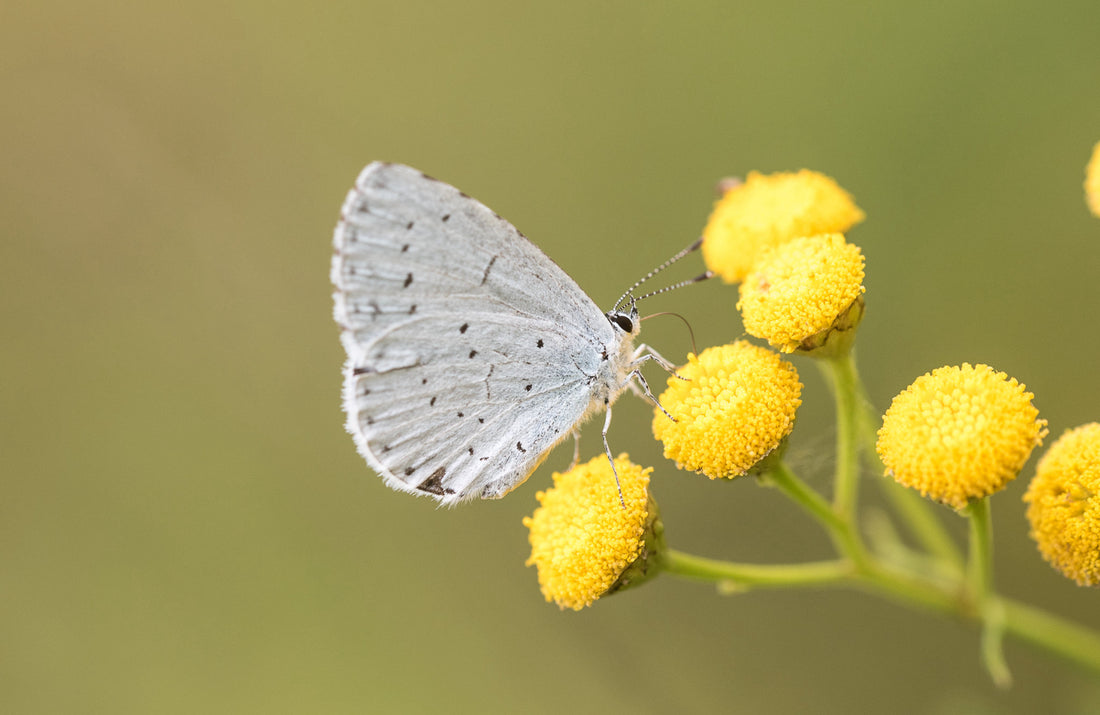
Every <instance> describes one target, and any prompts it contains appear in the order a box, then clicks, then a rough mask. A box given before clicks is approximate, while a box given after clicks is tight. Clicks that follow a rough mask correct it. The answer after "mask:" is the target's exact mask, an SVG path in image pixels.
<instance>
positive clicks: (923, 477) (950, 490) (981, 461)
mask: <svg viewBox="0 0 1100 715" xmlns="http://www.w3.org/2000/svg"><path fill="white" fill-rule="evenodd" d="M1032 397H1034V395H1032V394H1031V393H1030V392H1026V391H1025V387H1024V385H1021V384H1020V383H1018V382H1017V381H1016V379H1015V378H1011V379H1010V378H1009V377H1008V375H1006V374H1005V373H1003V372H994V371H993V368H991V367H989V366H988V365H978V366H976V367H971V366H970V365H969V364H966V363H963V365H962V367H941V368H939V369H938V370H933V371H932V373H931V374H925V375H922V376H921V377H918V378H917V379H916V381H915V382H913V384H912V385H910V386H909V387H907V388H906V389H905V390H904V391H903V392H902V393H901V394H899V395H898V396H897V397H895V398H894V401H893V403H892V404H891V405H890V409H888V410H887V411H886V416H885V417H884V418H883V420H882V428H881V429H880V430H879V431H878V453H879V456H881V457H882V462H883V464H885V465H886V474H887V476H891V477H893V478H894V479H895V480H897V481H898V482H899V483H900V484H904V485H905V486H907V487H911V488H913V489H919V490H920V493H921V494H922V495H924V496H928V497H931V498H932V499H935V500H936V501H939V502H942V503H944V504H947V505H948V506H951V507H954V508H955V509H961V508H963V507H964V506H966V504H967V502H968V501H969V500H971V499H976V498H980V497H985V496H989V495H990V494H993V493H994V492H996V491H999V490H1000V489H1002V488H1003V487H1004V486H1005V485H1006V484H1008V483H1009V482H1010V481H1012V480H1013V479H1015V478H1016V475H1017V473H1019V471H1020V469H1022V468H1023V466H1024V462H1026V461H1027V458H1028V457H1029V456H1030V455H1031V450H1033V449H1034V448H1035V447H1036V446H1037V445H1039V444H1042V441H1043V437H1044V436H1046V433H1047V431H1046V420H1041V419H1038V416H1039V411H1038V410H1037V409H1035V407H1034V406H1033V405H1032V404H1031V398H1032Z"/></svg>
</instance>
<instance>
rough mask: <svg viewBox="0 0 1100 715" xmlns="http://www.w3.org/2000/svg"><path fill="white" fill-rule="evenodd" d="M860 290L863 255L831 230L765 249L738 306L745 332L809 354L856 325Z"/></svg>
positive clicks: (860, 308) (778, 346) (786, 349)
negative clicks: (827, 232) (830, 231)
mask: <svg viewBox="0 0 1100 715" xmlns="http://www.w3.org/2000/svg"><path fill="white" fill-rule="evenodd" d="M863 291H864V288H863V254H862V253H861V252H860V250H859V247H858V246H854V245H852V244H850V243H846V242H845V241H844V236H842V235H840V234H839V233H830V234H824V235H820V236H811V237H802V238H795V239H792V240H791V241H788V242H787V243H784V244H783V245H781V246H779V247H777V248H774V249H770V250H768V251H767V252H765V254H764V255H763V256H762V257H761V259H760V261H759V262H758V263H757V265H756V267H755V268H754V269H753V271H752V272H751V273H749V275H748V276H747V277H746V278H745V281H744V282H743V283H742V284H741V287H740V294H741V300H739V301H738V303H737V309H738V310H740V311H741V318H742V320H743V321H744V323H745V330H746V331H748V333H749V335H755V336H756V337H758V338H763V339H765V340H767V341H768V342H769V343H770V344H771V346H772V347H774V348H776V349H778V350H781V351H783V352H788V353H789V352H793V351H794V350H796V349H799V348H801V349H802V350H803V351H805V352H812V351H814V350H817V349H820V348H822V347H823V346H825V345H826V344H827V343H828V342H829V341H830V340H833V339H836V337H837V336H839V335H840V334H841V333H850V331H853V330H854V329H855V323H857V322H858V320H859V317H862V315H863V305H862V300H861V299H860V296H861V295H862V294H863ZM857 301H859V305H858V306H857V305H856V302H857ZM853 320H854V321H855V322H853Z"/></svg>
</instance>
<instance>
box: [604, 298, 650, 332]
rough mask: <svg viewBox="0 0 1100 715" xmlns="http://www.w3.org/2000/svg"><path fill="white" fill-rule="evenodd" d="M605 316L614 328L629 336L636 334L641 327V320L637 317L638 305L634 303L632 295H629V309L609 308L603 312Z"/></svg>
mask: <svg viewBox="0 0 1100 715" xmlns="http://www.w3.org/2000/svg"><path fill="white" fill-rule="evenodd" d="M604 315H606V316H607V320H608V321H609V322H610V323H611V325H612V326H614V328H615V330H616V331H618V332H620V333H622V334H624V335H629V336H630V337H634V336H636V335H637V334H638V333H639V332H640V331H641V329H642V321H641V319H640V318H639V317H638V306H637V305H636V304H635V301H634V296H631V297H630V310H629V311H625V310H609V311H608V312H606V313H604Z"/></svg>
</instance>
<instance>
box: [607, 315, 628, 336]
mask: <svg viewBox="0 0 1100 715" xmlns="http://www.w3.org/2000/svg"><path fill="white" fill-rule="evenodd" d="M610 317H611V322H613V323H615V325H617V326H619V330H622V331H623V332H624V333H631V332H634V322H633V321H631V320H630V317H629V316H627V315H624V314H622V313H612V314H611V316H610Z"/></svg>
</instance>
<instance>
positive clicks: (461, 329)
mask: <svg viewBox="0 0 1100 715" xmlns="http://www.w3.org/2000/svg"><path fill="white" fill-rule="evenodd" d="M469 327H470V324H469V323H463V324H462V327H460V328H459V329H458V332H460V333H465V332H466V330H467V328H469Z"/></svg>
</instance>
